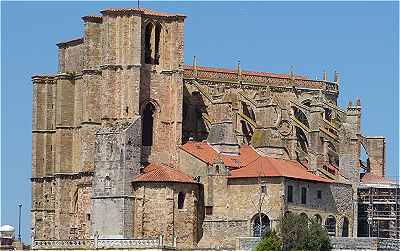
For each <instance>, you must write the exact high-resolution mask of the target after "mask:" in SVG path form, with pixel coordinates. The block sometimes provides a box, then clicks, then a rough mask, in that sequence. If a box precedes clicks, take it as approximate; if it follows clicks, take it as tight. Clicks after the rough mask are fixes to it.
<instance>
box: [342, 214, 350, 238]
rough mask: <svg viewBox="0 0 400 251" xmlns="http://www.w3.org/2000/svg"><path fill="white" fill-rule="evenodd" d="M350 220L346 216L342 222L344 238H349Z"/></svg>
mask: <svg viewBox="0 0 400 251" xmlns="http://www.w3.org/2000/svg"><path fill="white" fill-rule="evenodd" d="M349 224H350V223H349V219H348V218H347V217H346V216H344V217H343V222H342V235H341V236H342V237H349Z"/></svg>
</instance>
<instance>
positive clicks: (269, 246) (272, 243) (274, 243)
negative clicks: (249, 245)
mask: <svg viewBox="0 0 400 251" xmlns="http://www.w3.org/2000/svg"><path fill="white" fill-rule="evenodd" d="M280 250H282V241H281V239H280V238H279V237H278V235H277V234H276V233H275V231H273V232H269V233H267V234H266V235H265V236H264V237H263V238H262V239H261V241H260V242H259V243H258V245H257V247H256V249H255V251H280Z"/></svg>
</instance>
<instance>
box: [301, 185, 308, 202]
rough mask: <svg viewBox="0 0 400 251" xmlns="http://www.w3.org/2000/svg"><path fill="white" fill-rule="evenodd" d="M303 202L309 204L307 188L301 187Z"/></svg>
mask: <svg viewBox="0 0 400 251" xmlns="http://www.w3.org/2000/svg"><path fill="white" fill-rule="evenodd" d="M301 204H307V188H305V187H303V188H301Z"/></svg>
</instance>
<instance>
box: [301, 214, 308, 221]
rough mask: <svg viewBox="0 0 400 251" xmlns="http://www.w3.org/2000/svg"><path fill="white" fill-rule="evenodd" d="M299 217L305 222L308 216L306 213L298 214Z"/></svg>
mask: <svg viewBox="0 0 400 251" xmlns="http://www.w3.org/2000/svg"><path fill="white" fill-rule="evenodd" d="M300 217H302V218H304V219H305V220H307V221H308V216H307V214H306V213H304V212H303V213H300Z"/></svg>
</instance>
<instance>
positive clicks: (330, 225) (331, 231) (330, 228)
mask: <svg viewBox="0 0 400 251" xmlns="http://www.w3.org/2000/svg"><path fill="white" fill-rule="evenodd" d="M325 228H326V231H327V232H328V235H329V236H336V218H335V216H333V215H329V216H328V217H327V218H326V220H325Z"/></svg>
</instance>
